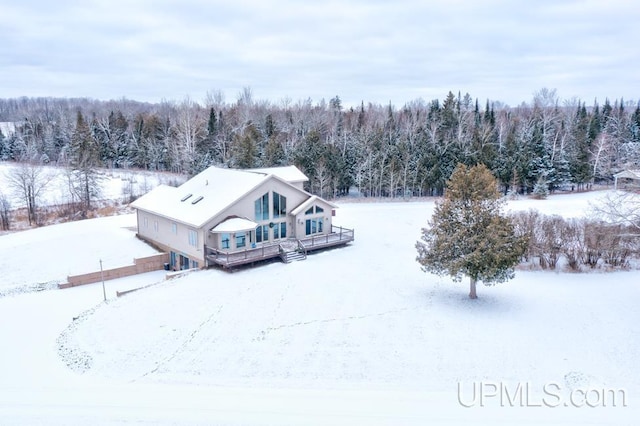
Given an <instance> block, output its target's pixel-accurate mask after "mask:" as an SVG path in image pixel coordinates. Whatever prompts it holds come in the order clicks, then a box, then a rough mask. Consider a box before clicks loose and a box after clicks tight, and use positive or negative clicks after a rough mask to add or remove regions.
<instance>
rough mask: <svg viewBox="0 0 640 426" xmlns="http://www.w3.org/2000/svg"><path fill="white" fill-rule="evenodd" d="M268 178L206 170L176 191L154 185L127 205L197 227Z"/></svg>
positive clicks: (261, 175)
mask: <svg viewBox="0 0 640 426" xmlns="http://www.w3.org/2000/svg"><path fill="white" fill-rule="evenodd" d="M268 177H269V175H265V174H260V173H250V172H247V171H241V170H232V169H222V168H218V167H209V168H207V169H205V170H203V171H202V172H200V173H199V174H197V175H196V176H194V177H192V178H191V179H189V180H188V181H186V182H185V183H183V184H182V185H180V186H179V187H177V188H173V187H169V186H166V185H161V186H158V187H156V188H155V189H153V190H152V191H151V192H149V193H147V194H145V195H143V196H142V197H140V198H138V199H137V200H136V201H134V202H133V203H132V204H131V206H132V207H133V208H136V209H140V210H145V211H150V212H153V213H155V214H157V215H160V216H164V217H167V218H170V219H172V220H175V221H177V222H182V223H185V224H187V225H191V226H193V227H196V228H200V227H202V226H203V225H204V224H205V223H206V222H207V221H208V220H209V219H211V218H212V217H214V216H216V215H217V214H219V213H221V212H222V211H223V210H224V209H226V208H227V207H228V206H229V205H231V204H232V203H234V202H235V201H237V200H238V199H240V198H242V197H243V196H244V195H245V194H246V193H248V192H249V191H251V190H252V189H254V188H255V187H257V186H258V185H260V184H261V183H262V182H264V181H265V180H266V179H268Z"/></svg>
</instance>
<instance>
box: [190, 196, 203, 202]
mask: <svg viewBox="0 0 640 426" xmlns="http://www.w3.org/2000/svg"><path fill="white" fill-rule="evenodd" d="M203 198H204V197H203V196H202V195H201V196H199V197H198V198H196V199H195V200H193V201H192V202H191V204H196V203H197V202H199V201H200V200H202V199H203Z"/></svg>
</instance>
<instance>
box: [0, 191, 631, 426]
mask: <svg viewBox="0 0 640 426" xmlns="http://www.w3.org/2000/svg"><path fill="white" fill-rule="evenodd" d="M604 194H605V193H604V192H592V193H586V194H571V195H557V196H552V197H550V198H549V199H548V200H542V201H540V200H529V199H520V200H516V201H512V202H510V204H509V209H529V208H537V209H539V210H540V211H542V212H544V213H559V214H562V215H564V216H582V215H584V214H585V213H586V212H587V211H588V210H589V203H590V202H593V200H595V199H597V198H599V197H601V196H603V195H604ZM432 211H433V203H432V202H430V201H427V202H397V203H382V202H380V203H343V204H340V209H339V210H338V215H337V217H336V223H337V224H339V225H342V226H346V227H353V228H355V230H356V231H355V235H356V240H355V242H354V243H353V244H352V245H350V246H347V247H345V248H340V249H334V250H330V251H326V252H323V253H319V254H314V255H310V256H309V257H308V258H307V260H305V261H303V262H296V263H292V264H288V265H285V264H281V263H273V264H269V265H265V266H261V267H257V268H253V269H244V270H240V271H238V272H235V273H232V274H229V273H226V272H222V271H218V270H208V271H199V272H195V273H191V274H189V275H187V276H184V277H181V278H176V279H174V280H171V281H166V282H162V281H161V280H162V277H163V273H162V272H157V273H151V274H144V275H141V276H138V277H129V278H127V279H123V280H114V281H109V282H107V283H106V285H105V287H106V290H107V297H108V298H109V300H108V301H107V302H106V303H105V302H102V297H103V296H102V286H101V284H94V285H88V286H84V287H80V288H74V289H69V290H50V291H40V292H28V293H22V294H10V295H6V296H5V297H0V321H1V322H2V324H3V326H2V327H0V342H2V344H3V347H2V351H1V352H0V353H1V354H2V355H0V356H1V357H2V358H0V359H2V361H3V362H1V363H0V377H2V382H0V423H1V424H114V423H117V424H230V425H239V424H260V425H282V424H287V425H299V424H313V425H327V424H350V425H351V424H363V425H368V424H374V425H378V424H384V425H403V424H411V425H424V424H445V425H458V424H470V423H473V424H481V425H482V424H504V425H514V424H530V425H534V424H543V423H544V424H557V425H565V424H617V425H623V424H629V425H631V424H636V423H637V419H638V418H640V405H639V403H638V398H639V395H640V373H639V372H638V369H637V361H638V353H639V345H640V331H639V329H638V327H637V324H638V323H640V310H638V309H637V306H636V305H637V300H638V299H639V298H640V272H638V271H632V272H618V273H612V274H604V273H591V274H569V273H557V272H518V273H517V275H516V278H515V279H514V280H513V281H511V282H508V283H505V284H500V285H498V286H496V287H490V288H487V287H484V286H480V287H479V288H478V295H479V299H478V300H476V301H472V300H469V299H468V297H467V293H468V283H467V282H463V283H459V284H456V283H451V282H450V280H448V279H445V278H439V277H435V276H432V275H427V274H424V273H423V272H421V271H420V268H419V265H418V264H417V263H416V262H415V260H414V259H415V256H416V252H415V248H414V244H415V241H416V240H417V239H418V238H419V235H420V228H421V227H422V226H424V224H425V223H426V221H427V219H428V218H429V217H430V216H431V214H432ZM127 220H133V219H132V216H121V217H114V218H102V219H96V220H87V221H83V222H78V223H76V224H64V225H55V226H51V227H46V228H40V229H37V230H34V231H25V232H20V233H16V234H11V235H5V236H2V237H0V247H2V250H1V252H2V262H4V263H3V270H4V271H5V272H4V274H7V273H9V271H11V269H12V268H13V267H15V266H20V265H23V264H27V265H29V268H23V269H22V270H21V272H20V273H16V274H17V275H19V276H21V277H22V281H21V282H22V285H26V286H28V285H29V284H30V283H31V284H33V283H39V282H42V281H47V280H54V279H57V278H56V277H58V276H59V274H60V273H61V269H60V266H59V265H58V264H57V262H44V263H42V264H38V263H37V262H36V261H34V257H33V256H32V255H31V254H30V251H29V250H28V249H20V250H11V247H13V246H17V245H19V242H20V241H21V240H23V241H31V240H40V241H46V240H47V239H48V237H47V235H46V234H47V233H49V232H50V233H51V235H50V237H49V238H50V239H51V240H54V239H55V238H58V243H57V244H58V245H60V246H64V247H65V251H66V252H67V256H66V257H67V258H68V260H67V264H66V266H65V268H66V269H81V267H82V265H83V264H84V263H86V262H88V260H86V259H85V260H82V259H83V258H82V256H83V254H82V253H83V252H89V251H92V250H95V248H91V249H87V248H86V247H87V245H86V244H87V241H88V240H90V239H91V240H93V239H97V240H100V241H101V244H100V246H101V247H102V248H103V249H104V252H102V254H100V255H101V256H102V255H104V257H106V256H107V254H108V253H109V252H119V251H124V250H123V249H122V247H124V246H126V244H127V243H126V242H125V241H126V240H127V239H135V238H134V237H133V232H131V231H129V230H127V231H126V232H128V233H129V234H126V233H124V232H121V230H126V226H130V224H128V223H127V222H126V221H127ZM74 225H76V226H84V227H85V228H84V229H83V230H82V231H78V232H70V231H66V232H62V231H61V230H60V228H59V227H62V226H74ZM123 226H124V228H123ZM36 231H38V232H41V233H42V234H40V235H38V236H37V237H33V236H32V235H33V233H36ZM15 235H19V236H20V237H14V236H15ZM56 235H58V236H57V237H56ZM62 235H67V237H62ZM8 237H12V238H17V239H16V240H13V241H12V242H9V243H6V244H5V243H4V241H3V240H4V239H7V238H8ZM2 244H5V245H2ZM145 250H148V248H147V247H145V246H144V245H143V246H140V247H137V246H136V245H135V244H132V245H131V246H129V248H127V252H128V256H129V257H136V256H141V255H145V254H148V253H147V252H145ZM94 257H95V256H94ZM76 261H77V263H76ZM65 273H66V272H65ZM5 276H7V275H5ZM8 276H9V277H10V276H11V275H8ZM47 277H49V278H47ZM14 281H15V278H14ZM154 282H159V284H157V285H155V286H151V287H149V288H147V289H145V290H141V291H138V292H134V293H131V294H128V295H127V296H125V297H121V298H115V291H116V290H122V289H127V288H133V287H137V286H142V285H145V284H150V283H154ZM0 288H1V287H0ZM74 318H77V319H75V320H74ZM66 364H69V366H67V365H66ZM474 384H475V385H476V386H479V387H477V388H476V389H484V391H485V393H486V394H485V395H484V396H485V397H486V398H485V399H484V400H483V401H482V402H484V406H483V407H482V406H480V401H479V400H476V401H475V403H471V402H474V401H473V397H474V396H476V398H477V397H478V395H477V393H476V394H475V395H474V394H473V389H474V388H473V386H474ZM518 384H521V386H522V387H521V390H522V389H524V388H525V386H526V389H528V392H527V398H521V399H520V400H518V401H516V400H515V399H513V402H514V403H515V405H516V406H515V407H511V406H505V405H509V402H510V401H508V400H507V399H505V395H504V394H502V395H501V396H502V398H500V395H498V396H491V393H490V391H491V390H492V386H503V387H504V389H506V391H507V393H510V396H513V394H514V392H515V390H516V386H517V385H518ZM585 388H589V389H592V392H593V393H592V394H591V395H590V400H589V401H588V402H591V403H592V404H591V405H602V404H593V403H595V402H598V401H596V398H597V397H598V396H599V395H600V394H602V395H604V391H605V390H618V391H620V392H618V394H617V395H620V394H621V392H622V393H624V397H625V401H624V402H625V403H626V407H623V406H622V402H623V401H621V400H620V398H618V400H616V401H615V404H614V403H613V402H612V401H610V400H609V401H608V404H607V405H608V406H607V407H601V406H598V407H594V408H591V407H588V406H586V405H585V404H584V402H585V401H583V399H581V398H580V396H581V394H579V393H577V392H578V390H579V389H585ZM598 390H600V391H601V392H600V394H599V393H598ZM548 392H550V393H548ZM498 393H500V392H498ZM576 395H577V397H576ZM521 396H522V394H521ZM574 397H575V398H574ZM570 398H574V399H573V400H571V399H570ZM462 403H465V404H466V405H473V406H472V407H470V408H466V407H464V406H463V405H462ZM511 405H514V404H511ZM540 405H542V406H540ZM556 405H557V406H556ZM565 405H566V406H565ZM580 405H581V406H580ZM614 405H615V406H614ZM552 406H554V407H552Z"/></svg>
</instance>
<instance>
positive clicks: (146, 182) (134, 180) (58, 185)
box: [0, 161, 185, 209]
mask: <svg viewBox="0 0 640 426" xmlns="http://www.w3.org/2000/svg"><path fill="white" fill-rule="evenodd" d="M21 167H23V165H21V164H16V163H11V162H5V161H0V194H4V195H5V196H6V197H7V198H8V199H9V202H10V203H11V208H12V209H16V208H21V207H25V206H26V204H25V201H24V199H23V196H22V195H21V194H19V193H16V192H15V190H14V189H13V188H12V187H11V176H12V174H15V173H19V169H20V168H21ZM38 176H39V179H41V180H40V182H48V183H47V184H46V186H45V187H44V188H43V191H42V192H41V196H40V199H39V200H37V202H38V205H39V206H50V205H58V204H67V203H69V202H71V195H70V193H69V189H68V188H69V179H68V172H67V170H66V169H64V168H62V167H54V166H42V170H41V171H40V172H39V174H38ZM99 176H100V178H99V184H100V194H99V196H98V199H101V200H123V201H125V202H128V201H129V196H130V195H134V196H140V195H142V194H145V193H146V192H148V191H150V190H152V189H153V188H155V187H156V186H158V185H159V184H167V185H169V184H173V185H174V186H175V185H176V184H181V183H182V182H184V180H185V177H184V176H180V175H176V174H171V173H157V172H145V171H141V170H122V169H111V170H107V169H100V170H99Z"/></svg>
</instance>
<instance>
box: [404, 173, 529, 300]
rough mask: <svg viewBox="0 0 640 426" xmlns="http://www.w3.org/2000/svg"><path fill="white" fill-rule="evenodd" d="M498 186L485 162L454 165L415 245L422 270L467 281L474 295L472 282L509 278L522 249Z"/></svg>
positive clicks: (474, 286)
mask: <svg viewBox="0 0 640 426" xmlns="http://www.w3.org/2000/svg"><path fill="white" fill-rule="evenodd" d="M502 205H503V200H502V199H501V198H500V193H499V191H498V184H497V182H496V179H495V178H494V177H493V175H492V174H491V172H490V171H489V169H488V168H487V167H486V166H484V165H477V166H473V167H467V166H465V165H462V164H458V166H457V167H456V169H455V170H454V172H453V174H452V175H451V178H450V180H449V181H448V182H447V190H446V192H445V196H444V199H443V200H442V201H440V202H438V203H437V204H436V208H435V212H434V214H433V216H432V218H431V220H430V221H429V224H428V227H426V228H423V229H422V237H421V240H422V241H418V242H417V243H416V249H417V251H418V257H417V258H416V260H417V261H418V262H419V263H420V264H421V265H422V270H423V271H425V272H432V273H435V274H438V275H450V276H451V277H452V278H453V279H454V281H460V280H461V279H462V276H463V275H466V276H468V277H469V279H470V291H469V297H470V298H471V299H476V298H477V293H476V282H477V281H482V282H483V283H484V284H485V285H491V284H493V283H496V282H504V281H507V280H509V279H511V278H513V276H514V269H513V268H514V266H515V265H517V264H518V262H519V261H520V259H521V257H522V254H523V253H524V247H525V244H524V241H523V240H522V239H521V238H520V237H517V236H516V235H515V234H514V226H513V224H512V223H511V220H510V219H509V218H507V217H505V216H503V215H502V213H501V208H502Z"/></svg>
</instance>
